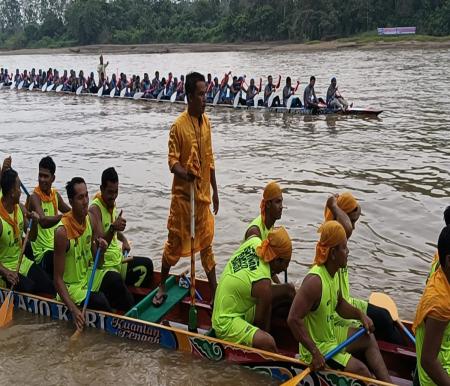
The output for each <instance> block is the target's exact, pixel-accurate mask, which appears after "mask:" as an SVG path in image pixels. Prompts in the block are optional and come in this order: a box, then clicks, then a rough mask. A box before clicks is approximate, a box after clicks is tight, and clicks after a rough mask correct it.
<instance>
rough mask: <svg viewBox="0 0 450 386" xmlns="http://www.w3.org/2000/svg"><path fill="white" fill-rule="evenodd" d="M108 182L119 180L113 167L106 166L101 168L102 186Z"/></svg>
mask: <svg viewBox="0 0 450 386" xmlns="http://www.w3.org/2000/svg"><path fill="white" fill-rule="evenodd" d="M108 182H113V183H115V182H119V176H118V174H117V172H116V169H114V168H108V169H105V170H103V173H102V186H103V187H104V188H105V187H106V185H108Z"/></svg>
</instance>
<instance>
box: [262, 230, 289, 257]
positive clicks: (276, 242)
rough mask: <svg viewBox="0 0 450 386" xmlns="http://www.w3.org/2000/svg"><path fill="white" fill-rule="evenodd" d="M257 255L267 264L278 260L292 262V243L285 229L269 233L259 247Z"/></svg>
mask: <svg viewBox="0 0 450 386" xmlns="http://www.w3.org/2000/svg"><path fill="white" fill-rule="evenodd" d="M256 254H257V255H258V256H259V257H260V258H261V259H263V260H264V261H265V262H266V263H269V262H271V261H272V260H274V259H276V258H282V259H286V260H290V259H291V256H292V241H291V238H290V237H289V235H288V233H287V232H286V229H284V227H278V228H274V229H272V230H271V231H270V232H269V235H268V236H267V239H265V240H264V241H263V242H262V243H261V245H260V246H259V247H257V248H256Z"/></svg>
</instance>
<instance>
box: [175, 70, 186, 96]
mask: <svg viewBox="0 0 450 386" xmlns="http://www.w3.org/2000/svg"><path fill="white" fill-rule="evenodd" d="M185 96H186V90H185V87H184V75H180V81H179V82H178V85H177V98H176V100H177V101H184V97H185Z"/></svg>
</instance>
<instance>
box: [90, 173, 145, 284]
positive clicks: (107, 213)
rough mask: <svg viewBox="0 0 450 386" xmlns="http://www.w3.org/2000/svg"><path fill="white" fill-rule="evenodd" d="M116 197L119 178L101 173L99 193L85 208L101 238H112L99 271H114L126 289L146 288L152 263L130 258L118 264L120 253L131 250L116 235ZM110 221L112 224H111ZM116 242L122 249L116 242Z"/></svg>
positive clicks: (140, 258) (115, 174) (117, 233)
mask: <svg viewBox="0 0 450 386" xmlns="http://www.w3.org/2000/svg"><path fill="white" fill-rule="evenodd" d="M118 194H119V176H118V175H117V172H116V170H115V169H114V168H108V169H105V170H104V171H103V173H102V184H101V185H100V192H98V193H97V194H96V195H95V198H94V200H93V201H92V204H91V206H90V208H89V213H90V215H91V218H92V219H93V221H94V222H95V223H96V226H99V227H100V231H101V233H102V234H104V235H106V234H107V233H108V232H110V233H111V234H113V236H112V240H111V242H110V243H109V246H108V249H107V250H106V251H105V254H104V263H103V266H102V268H101V269H102V270H105V269H106V270H109V269H111V270H114V271H117V272H119V273H120V274H121V276H122V279H123V280H124V281H125V284H126V285H132V286H135V287H147V288H148V287H150V284H151V281H152V277H153V263H152V261H151V259H149V258H146V257H134V258H133V260H131V261H130V262H128V263H123V264H122V259H123V255H124V253H127V254H128V253H129V252H130V250H131V247H130V244H129V243H128V240H127V238H126V237H125V235H124V234H123V232H121V231H116V227H117V225H116V219H117V217H118V216H117V210H116V199H117V196H118ZM113 219H114V221H113ZM117 240H119V241H120V242H121V243H122V246H120V245H119V243H118V242H117Z"/></svg>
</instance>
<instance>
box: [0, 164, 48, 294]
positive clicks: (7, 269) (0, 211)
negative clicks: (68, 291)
mask: <svg viewBox="0 0 450 386" xmlns="http://www.w3.org/2000/svg"><path fill="white" fill-rule="evenodd" d="M1 189H2V197H1V198H0V276H1V277H2V278H3V279H4V281H2V280H0V285H1V286H2V287H5V282H6V284H8V285H14V286H15V289H16V290H18V291H22V292H28V293H33V294H37V293H39V294H48V295H51V296H54V295H55V287H54V286H53V283H52V281H51V280H50V278H49V277H48V276H47V274H46V273H45V272H44V270H43V269H42V268H41V267H40V266H39V265H38V264H36V263H34V262H33V261H31V260H30V259H29V258H28V257H27V256H23V259H22V263H21V264H20V268H19V273H18V274H17V273H16V270H17V265H18V263H19V257H20V255H21V250H22V242H23V239H22V235H23V233H24V230H25V229H26V228H27V227H28V220H29V219H32V220H33V223H32V227H31V231H30V239H31V240H33V239H35V237H36V230H37V223H38V221H39V215H38V214H37V213H36V212H28V211H27V210H26V209H25V207H24V206H22V205H21V204H19V200H20V179H19V176H18V175H17V172H16V171H15V170H14V169H7V170H5V171H4V172H3V175H2V178H1ZM27 217H28V219H27Z"/></svg>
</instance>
